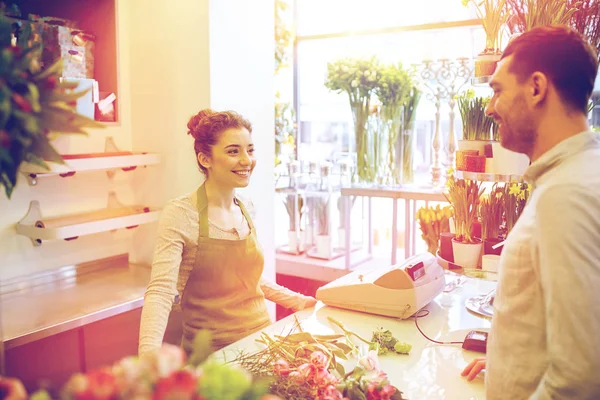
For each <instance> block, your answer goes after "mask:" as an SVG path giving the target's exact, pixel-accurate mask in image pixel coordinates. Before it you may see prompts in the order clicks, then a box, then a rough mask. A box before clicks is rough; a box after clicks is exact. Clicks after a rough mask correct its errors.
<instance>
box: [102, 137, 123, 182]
mask: <svg viewBox="0 0 600 400" xmlns="http://www.w3.org/2000/svg"><path fill="white" fill-rule="evenodd" d="M104 151H105V152H106V153H112V152H114V153H116V152H118V151H119V148H118V147H117V145H116V143H115V139H114V138H113V137H112V136H107V137H106V143H104ZM106 176H108V178H109V179H112V178H113V177H114V176H115V170H108V171H106Z"/></svg>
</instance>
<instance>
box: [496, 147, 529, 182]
mask: <svg viewBox="0 0 600 400" xmlns="http://www.w3.org/2000/svg"><path fill="white" fill-rule="evenodd" d="M492 151H493V153H494V173H495V174H500V175H523V174H524V173H525V170H526V169H527V167H528V166H529V157H527V156H526V155H525V154H521V153H516V152H514V151H510V150H507V149H505V148H504V147H502V145H501V144H500V142H495V143H494V144H493V145H492Z"/></svg>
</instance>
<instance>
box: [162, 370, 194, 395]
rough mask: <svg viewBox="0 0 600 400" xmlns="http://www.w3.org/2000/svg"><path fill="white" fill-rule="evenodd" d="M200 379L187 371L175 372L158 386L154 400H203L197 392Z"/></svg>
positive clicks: (163, 379)
mask: <svg viewBox="0 0 600 400" xmlns="http://www.w3.org/2000/svg"><path fill="white" fill-rule="evenodd" d="M197 383H198V379H197V378H196V376H195V375H194V374H193V373H192V372H190V371H187V370H181V371H175V372H173V373H172V374H171V375H169V376H168V377H166V378H162V379H160V380H159V381H158V383H157V384H156V388H155V390H154V395H153V396H152V399H153V400H201V399H202V397H200V395H199V394H198V393H196V390H197Z"/></svg>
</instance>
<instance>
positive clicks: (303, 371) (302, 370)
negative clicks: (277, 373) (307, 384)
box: [298, 363, 317, 381]
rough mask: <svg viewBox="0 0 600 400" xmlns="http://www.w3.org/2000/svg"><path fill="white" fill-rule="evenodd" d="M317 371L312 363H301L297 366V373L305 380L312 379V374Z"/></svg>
mask: <svg viewBox="0 0 600 400" xmlns="http://www.w3.org/2000/svg"><path fill="white" fill-rule="evenodd" d="M315 372H317V369H316V367H315V366H314V365H313V364H308V363H307V364H302V365H301V366H299V367H298V374H300V376H301V377H302V378H303V379H304V380H305V381H308V380H312V378H313V376H314V375H315Z"/></svg>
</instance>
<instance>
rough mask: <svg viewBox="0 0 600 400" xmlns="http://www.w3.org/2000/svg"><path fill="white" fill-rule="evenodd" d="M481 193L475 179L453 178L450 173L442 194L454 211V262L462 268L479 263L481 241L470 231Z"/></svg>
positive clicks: (474, 266)
mask: <svg viewBox="0 0 600 400" xmlns="http://www.w3.org/2000/svg"><path fill="white" fill-rule="evenodd" d="M482 194H483V188H482V187H481V183H480V182H477V181H471V180H464V179H455V178H454V175H450V176H449V178H448V181H447V183H446V192H445V193H444V196H445V197H446V200H448V202H449V203H450V205H451V206H452V209H453V211H454V229H455V238H454V239H452V250H453V253H454V263H455V264H457V265H460V266H461V267H463V268H476V267H477V266H478V265H479V259H480V255H481V248H482V241H481V239H479V238H476V237H473V236H472V234H471V232H472V228H473V221H474V220H475V219H476V218H477V213H478V209H479V198H480V197H481V195H482Z"/></svg>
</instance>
